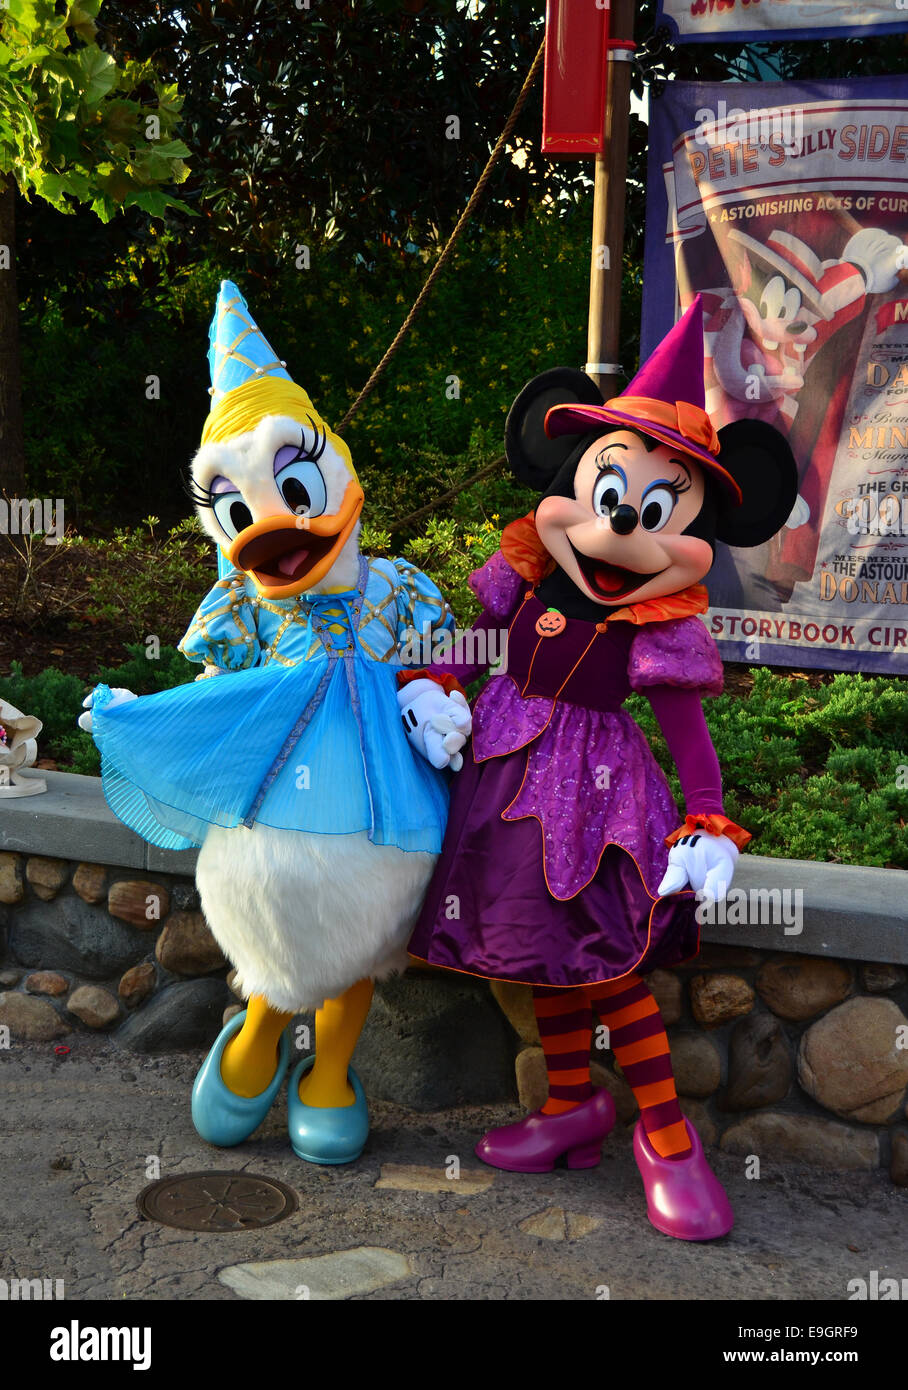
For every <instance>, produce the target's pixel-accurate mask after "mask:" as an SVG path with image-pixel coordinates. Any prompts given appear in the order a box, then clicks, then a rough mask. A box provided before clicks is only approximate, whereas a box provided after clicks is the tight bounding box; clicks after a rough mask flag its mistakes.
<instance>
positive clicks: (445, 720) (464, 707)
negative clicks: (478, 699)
mask: <svg viewBox="0 0 908 1390" xmlns="http://www.w3.org/2000/svg"><path fill="white" fill-rule="evenodd" d="M397 703H398V705H399V706H400V716H401V721H402V723H403V726H404V732H405V733H406V735H407V738H408V739H409V740H410V742H411V744H412V745H413V747H414V748H415V749H416V751H417V752H418V753H421V754H422V756H423V757H424V758H425V759H426V761H427V762H430V763H431V764H432V766H433V767H450V769H451V771H452V772H459V771H460V769H461V768H462V767H463V755H462V754H461V752H460V749H461V748H462V747H463V746H464V744H465V743H466V741H467V739H468V738H469V736H470V732H471V730H472V728H473V720H472V718H471V716H470V706H469V705H468V704H467V702H466V700H465V699H464V697H463V695H461V693H460V691H459V690H455V691H453V692H452V693H451V694H450V695H446V694H445V692H444V690H442V688H441V686H440V685H439V684H438V683H437V682H436V681H432V680H429V679H428V677H425V676H424V677H423V678H422V679H420V680H417V681H410V683H409V684H408V685H405V686H403V687H402V688H401V689H400V690H398V692H397Z"/></svg>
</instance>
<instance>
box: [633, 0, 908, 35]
mask: <svg viewBox="0 0 908 1390" xmlns="http://www.w3.org/2000/svg"><path fill="white" fill-rule="evenodd" d="M656 23H657V25H658V24H664V25H666V26H667V27H668V28H669V29H670V30H671V33H672V38H673V40H674V42H675V43H701V42H705V41H706V40H710V41H711V42H713V43H715V42H716V41H717V40H718V42H720V43H721V42H722V41H723V39H724V40H725V42H726V43H752V42H753V41H754V40H755V39H764V40H766V39H770V40H771V39H823V38H840V39H845V38H860V37H863V38H867V37H868V36H869V35H871V34H895V33H898V32H899V31H904V30H905V29H908V7H905V6H903V5H900V4H899V0H868V3H865V4H855V0H659V6H658V11H657V15H656Z"/></svg>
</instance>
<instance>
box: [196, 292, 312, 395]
mask: <svg viewBox="0 0 908 1390" xmlns="http://www.w3.org/2000/svg"><path fill="white" fill-rule="evenodd" d="M208 342H209V348H208V365H209V367H210V369H211V388H210V391H209V395H210V396H211V403H212V405H216V404H217V402H218V401H219V400H220V399H221V397H222V396H224V395H225V394H226V392H228V391H233V390H235V388H236V387H237V386H242V385H244V384H245V382H247V381H251V380H253V379H254V378H255V377H262V376H272V377H274V376H276V377H283V379H284V380H285V381H291V380H292V377H291V376H290V373H289V372H288V371H287V364H286V363H285V362H282V361H281V360H280V358H279V357H278V355H277V353H276V352H275V351H274V348H273V347H272V346H271V344H270V343H269V341H268V339H267V338H266V337H265V335H264V333H263V332H262V330H261V329H260V328H259V326H258V324H257V323H256V321H255V319H254V318H253V317H252V315H251V314H250V312H249V305H248V304H247V303H246V301H245V299H244V298H243V296H242V295H241V294H240V292H239V290H238V289H237V287H236V285H235V284H234V283H233V281H232V280H222V281H221V288H220V291H219V293H218V302H217V304H216V305H215V309H214V317H213V318H212V320H211V328H210V329H209V330H208Z"/></svg>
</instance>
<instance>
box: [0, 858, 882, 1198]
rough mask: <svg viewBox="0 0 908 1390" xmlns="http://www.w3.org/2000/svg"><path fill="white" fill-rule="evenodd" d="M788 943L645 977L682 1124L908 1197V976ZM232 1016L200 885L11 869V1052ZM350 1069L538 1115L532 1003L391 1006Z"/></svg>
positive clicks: (5, 868)
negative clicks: (857, 1176) (857, 1172)
mask: <svg viewBox="0 0 908 1390" xmlns="http://www.w3.org/2000/svg"><path fill="white" fill-rule="evenodd" d="M764 862H766V861H764ZM189 867H190V866H189V865H188V864H187V869H188V868H189ZM806 867H810V866H805V868H806ZM812 867H813V868H816V867H822V866H812ZM865 872H866V873H869V874H871V875H872V874H875V873H879V872H880V871H874V870H868V871H865ZM874 882H876V880H874ZM835 920H836V919H835V918H830V919H829V921H830V923H831V925H832V927H833V928H834V927H835ZM880 920H884V921H885V922H888V924H889V925H888V927H887V928H886V930H887V931H890V932H891V930H892V922H891V917H887V918H885V919H884V918H881V919H880ZM806 935H807V936H808V939H809V940H815V939H816V936H815V935H814V936H812V937H811V935H810V933H809V932H807V933H806ZM879 939H882V940H883V941H884V942H888V941H890V940H891V939H892V937H891V935H890V936H883V937H882V938H879ZM782 941H784V942H785V944H784V946H783V947H782V948H781V949H779V948H778V944H779V943H781V942H782ZM776 942H777V948H776V949H751V948H749V947H748V948H741V947H736V946H730V945H725V944H721V943H716V942H712V943H708V944H706V945H705V946H704V947H703V949H702V951H701V953H700V955H699V956H698V957H697V958H696V960H695V961H693V962H691V963H689V964H687V965H685V966H681V967H679V968H678V969H676V970H673V971H656V972H655V973H654V974H653V975H651V976H650V977H649V980H650V984H651V986H652V987H653V989H654V992H655V994H656V997H657V999H658V1001H659V1004H660V1007H661V1009H662V1013H663V1017H664V1018H665V1021H666V1024H667V1025H668V1029H669V1036H670V1039H671V1044H672V1055H673V1058H674V1064H675V1072H676V1077H677V1083H678V1091H679V1094H680V1096H681V1098H682V1108H683V1109H684V1110H685V1112H686V1114H687V1115H688V1116H689V1118H690V1119H691V1121H692V1122H693V1123H694V1124H695V1125H696V1127H697V1129H698V1131H699V1133H700V1135H701V1137H702V1139H703V1141H704V1143H706V1144H710V1145H714V1144H718V1145H719V1146H720V1147H721V1148H722V1149H725V1150H727V1151H729V1152H732V1153H737V1154H743V1155H750V1154H754V1155H759V1156H762V1158H763V1159H764V1160H766V1159H774V1158H778V1159H781V1160H784V1159H790V1160H803V1161H807V1162H813V1163H819V1164H823V1165H825V1166H827V1167H832V1168H837V1169H859V1168H865V1169H866V1168H876V1167H880V1166H882V1167H885V1168H887V1169H888V1170H889V1172H890V1173H891V1176H892V1179H893V1181H894V1182H896V1183H898V1184H900V1185H906V1186H908V1123H906V1120H908V1108H906V1095H905V1092H906V1085H908V970H906V969H905V968H904V966H903V965H895V964H888V963H887V962H886V961H883V960H879V959H877V960H864V961H861V960H851V959H843V958H840V957H834V956H830V955H815V954H810V953H808V952H806V951H804V952H802V953H798V952H797V951H796V950H795V949H793V948H794V944H795V943H794V942H792V941H787V940H785V938H784V937H783V938H780V937H776ZM863 942H864V951H865V952H867V953H869V950H870V946H869V934H868V937H866V938H864V939H863ZM804 944H805V945H806V944H807V942H805V943H804ZM886 949H891V948H888V947H887V948H886ZM901 958H902V959H905V956H904V954H903V955H902V957H901ZM493 996H494V997H493ZM240 1007H241V1003H240V1002H239V1001H238V998H237V996H236V995H235V994H234V993H233V992H232V991H231V977H230V975H229V974H228V964H227V962H226V961H225V959H224V957H223V955H222V954H221V952H220V950H219V948H218V946H217V943H216V942H215V941H214V938H213V937H212V935H211V932H210V931H209V929H208V926H207V924H206V922H205V919H204V916H203V914H202V912H201V911H200V906H199V900H198V895H197V893H196V889H195V885H194V882H193V880H192V879H191V878H190V877H189V876H188V874H185V875H180V874H176V873H165V872H157V871H156V870H149V869H145V870H137V869H135V868H133V869H123V868H118V867H116V866H115V865H110V864H99V863H93V862H92V863H89V862H82V861H79V860H75V859H66V858H62V857H57V858H54V857H49V856H46V855H41V854H30V853H27V852H16V851H4V852H0V1026H2V1025H7V1026H8V1028H9V1036H10V1041H11V1043H12V1044H13V1045H15V1046H21V1045H33V1046H42V1045H47V1046H57V1047H69V1046H75V1045H76V1043H77V1040H78V1037H79V1035H80V1034H81V1035H85V1034H86V1033H87V1032H89V1031H95V1032H104V1033H106V1034H108V1035H109V1036H110V1037H111V1038H112V1039H113V1040H114V1041H115V1042H116V1043H117V1044H118V1045H119V1046H122V1047H124V1048H128V1049H132V1050H135V1051H141V1052H157V1051H160V1050H164V1049H168V1048H187V1049H191V1048H198V1049H200V1051H204V1050H205V1049H207V1047H208V1046H210V1044H211V1042H212V1040H213V1039H214V1037H215V1035H216V1034H217V1031H218V1029H219V1028H220V1026H221V1023H222V1020H223V1019H224V1018H225V1017H227V1016H229V1015H230V1014H231V1013H232V1012H234V1011H235V1010H236V1009H238V1008H240ZM505 1020H507V1022H505ZM301 1022H302V1023H303V1024H304V1025H306V1026H307V1027H309V1028H310V1031H311V1023H312V1020H311V1019H306V1018H302V1019H301ZM304 1037H305V1038H306V1039H308V1037H309V1035H304ZM307 1050H308V1044H307ZM593 1058H594V1065H595V1069H596V1070H595V1075H596V1079H597V1082H598V1084H601V1085H605V1086H607V1087H608V1088H609V1090H610V1091H612V1093H613V1095H614V1096H615V1100H616V1103H617V1107H618V1114H619V1118H620V1120H621V1121H622V1122H623V1123H625V1124H630V1123H632V1122H633V1121H634V1120H635V1118H636V1114H637V1108H636V1103H635V1101H634V1099H633V1095H632V1093H631V1091H630V1088H629V1087H628V1086H627V1083H626V1082H625V1081H624V1079H623V1077H622V1076H621V1071H620V1067H618V1066H617V1065H616V1064H615V1063H614V1061H613V1059H612V1055H611V1053H610V1052H608V1051H598V1050H597V1049H596V1048H594V1050H593ZM356 1065H357V1069H358V1070H359V1072H360V1075H361V1076H362V1078H363V1081H364V1084H365V1085H366V1087H367V1089H368V1090H369V1092H370V1094H372V1095H373V1096H375V1098H376V1099H386V1100H393V1101H396V1102H398V1103H399V1104H402V1105H406V1106H410V1107H412V1108H415V1109H419V1110H427V1111H428V1110H432V1109H441V1108H443V1107H446V1106H449V1105H455V1104H469V1103H472V1104H488V1103H492V1102H495V1101H500V1100H504V1099H507V1098H516V1097H517V1096H518V1095H519V1098H520V1100H521V1101H522V1102H523V1104H524V1105H525V1106H526V1107H527V1108H528V1109H536V1108H537V1107H538V1106H539V1105H541V1104H542V1103H543V1102H544V1100H545V1097H546V1077H545V1066H544V1061H543V1055H542V1051H541V1048H540V1046H539V1037H538V1033H537V1032H536V1027H535V1020H534V1017H533V1009H532V998H531V992H530V990H529V988H528V987H526V986H520V985H508V984H494V985H493V986H492V987H491V992H490V989H489V987H488V986H487V985H485V984H484V983H483V982H481V981H477V980H472V979H470V978H468V977H461V976H451V975H449V974H448V973H447V972H442V971H425V970H413V971H410V972H408V974H407V976H406V978H405V979H403V980H396V981H390V982H388V983H387V984H385V985H382V986H379V988H378V990H377V991H376V1001H375V1004H374V1006H373V1009H372V1012H371V1014H370V1016H369V1020H368V1022H367V1025H366V1028H365V1030H364V1032H363V1036H362V1038H361V1040H360V1043H359V1046H358V1048H357V1053H356Z"/></svg>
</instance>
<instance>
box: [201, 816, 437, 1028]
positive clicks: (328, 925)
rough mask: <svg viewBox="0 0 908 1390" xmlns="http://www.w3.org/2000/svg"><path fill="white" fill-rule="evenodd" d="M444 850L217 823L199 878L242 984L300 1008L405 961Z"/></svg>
mask: <svg viewBox="0 0 908 1390" xmlns="http://www.w3.org/2000/svg"><path fill="white" fill-rule="evenodd" d="M436 858H437V856H436V855H434V854H428V853H422V852H413V851H404V850H400V849H398V848H397V847H396V846H395V845H376V844H372V843H371V842H370V840H369V839H368V836H367V834H366V832H365V831H362V832H360V833H357V834H353V835H317V834H311V833H308V832H305V831H299V830H279V829H275V828H272V827H270V826H267V825H261V824H259V825H254V826H252V827H251V828H249V829H247V828H246V827H245V826H237V827H236V828H234V829H230V830H225V829H222V828H221V827H219V826H212V828H211V830H209V832H208V834H207V836H206V838H205V842H204V844H203V846H202V848H201V851H200V852H199V860H198V868H197V870H196V882H197V883H198V887H199V892H200V895H201V899H202V910H203V911H204V913H205V916H206V918H207V920H208V924H209V926H210V927H211V930H212V933H213V934H214V937H215V939H216V940H217V942H218V945H219V946H220V947H221V950H222V951H223V952H224V954H225V955H226V956H227V957H228V959H229V960H230V961H231V963H232V964H233V965H234V966H235V968H236V971H237V985H238V988H240V989H241V990H242V992H243V993H244V994H245V995H252V994H260V995H263V996H264V997H265V998H266V999H267V1001H268V1003H269V1004H271V1005H272V1007H273V1008H275V1009H279V1010H281V1011H282V1012H284V1013H295V1012H297V1011H298V1010H304V1009H312V1008H318V1007H320V1006H321V1004H322V1003H323V1002H324V1000H325V999H333V998H336V997H337V995H339V994H342V993H343V991H344V990H346V989H348V988H349V987H350V986H351V985H353V984H355V983H356V981H357V980H361V979H363V978H365V977H367V976H371V977H373V978H376V979H381V978H383V977H385V976H387V975H389V974H391V973H393V972H394V971H397V970H403V969H404V968H405V967H406V964H407V952H406V945H407V941H408V940H409V938H410V935H411V933H412V930H413V926H414V924H415V921H416V917H417V915H418V912H419V908H420V906H421V904H422V899H423V896H424V894H425V891H426V888H427V886H428V883H429V879H430V877H431V875H432V869H433V867H434V865H435V861H436Z"/></svg>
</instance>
